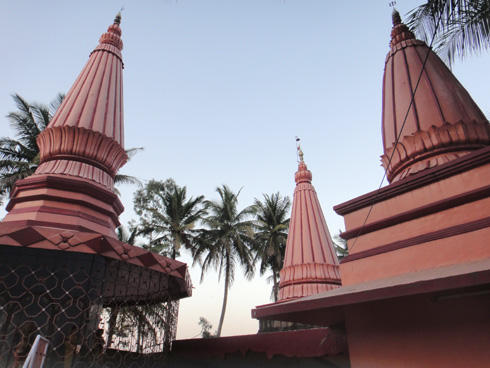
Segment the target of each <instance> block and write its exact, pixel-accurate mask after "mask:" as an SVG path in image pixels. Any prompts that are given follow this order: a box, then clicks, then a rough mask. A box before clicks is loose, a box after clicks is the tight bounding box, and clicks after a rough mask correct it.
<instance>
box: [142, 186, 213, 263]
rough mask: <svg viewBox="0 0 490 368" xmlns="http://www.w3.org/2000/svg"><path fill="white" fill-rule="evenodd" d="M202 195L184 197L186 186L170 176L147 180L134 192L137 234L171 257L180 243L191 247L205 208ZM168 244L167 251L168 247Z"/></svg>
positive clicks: (153, 247)
mask: <svg viewBox="0 0 490 368" xmlns="http://www.w3.org/2000/svg"><path fill="white" fill-rule="evenodd" d="M203 201H204V196H199V197H197V198H193V197H191V198H189V199H187V188H186V187H185V186H184V187H182V188H181V187H179V186H178V185H177V184H176V183H175V182H174V181H173V180H172V179H167V180H166V181H165V182H162V181H156V180H150V181H149V182H148V183H147V184H146V185H145V187H144V188H142V189H140V190H138V191H137V192H136V193H135V196H134V206H135V211H136V213H137V214H138V215H139V216H140V220H141V225H140V226H141V231H140V234H142V235H145V236H147V237H148V238H149V243H148V246H149V247H150V248H151V250H154V251H155V250H156V249H157V251H158V252H159V253H161V254H163V255H167V256H170V257H171V258H173V259H175V258H176V257H177V256H178V255H179V249H180V247H181V246H182V245H183V246H184V247H185V248H187V249H190V250H192V249H193V248H194V246H195V238H196V237H197V236H198V234H199V230H197V229H195V225H196V223H197V222H199V221H200V220H201V218H202V217H203V216H204V215H205V213H206V211H205V209H204V208H203V207H202V206H201V204H202V203H203ZM169 248H170V252H169V253H170V254H169V253H168V249H169Z"/></svg>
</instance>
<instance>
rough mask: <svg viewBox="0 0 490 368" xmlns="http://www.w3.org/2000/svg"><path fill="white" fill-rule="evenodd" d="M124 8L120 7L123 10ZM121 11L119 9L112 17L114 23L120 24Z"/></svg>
mask: <svg viewBox="0 0 490 368" xmlns="http://www.w3.org/2000/svg"><path fill="white" fill-rule="evenodd" d="M123 9H124V8H122V9H121V11H122V10H123ZM121 11H119V13H117V14H116V18H114V24H121V18H122V16H121Z"/></svg>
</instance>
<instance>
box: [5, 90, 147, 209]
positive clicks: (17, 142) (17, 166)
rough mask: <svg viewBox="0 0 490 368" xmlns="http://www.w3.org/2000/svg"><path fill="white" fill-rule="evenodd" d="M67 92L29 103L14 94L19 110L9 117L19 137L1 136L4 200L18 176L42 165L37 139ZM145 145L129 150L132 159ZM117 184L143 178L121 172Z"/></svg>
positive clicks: (134, 181) (116, 179)
mask: <svg viewBox="0 0 490 368" xmlns="http://www.w3.org/2000/svg"><path fill="white" fill-rule="evenodd" d="M64 97H65V95H64V94H62V93H59V94H58V96H56V98H55V99H54V100H53V101H51V103H50V105H49V106H45V105H43V104H37V103H29V102H27V101H26V100H25V99H24V98H22V97H21V96H19V95H18V94H14V95H12V98H13V99H14V102H15V104H16V106H17V109H18V111H15V112H10V113H9V114H8V115H7V119H8V120H9V122H10V125H11V127H12V128H13V129H14V131H15V137H16V139H12V138H9V137H2V138H0V202H1V201H3V199H4V198H5V197H6V196H7V195H8V194H9V193H10V191H11V190H12V188H13V187H14V184H15V182H16V181H17V180H19V179H23V178H26V177H28V176H30V175H32V174H34V172H35V171H36V169H37V167H38V165H39V147H38V146H37V143H36V139H37V137H38V135H39V134H40V133H41V132H42V131H43V130H44V129H45V128H46V127H47V126H48V124H49V122H50V121H51V119H52V118H53V116H54V114H55V113H56V110H58V108H59V106H60V105H61V103H62V102H63V99H64ZM140 150H142V148H131V149H128V150H126V154H127V155H128V159H130V158H131V157H133V156H134V155H135V154H136V153H137V152H138V151H140ZM114 184H116V185H119V184H136V185H140V186H141V182H140V181H139V180H138V179H137V178H135V177H133V176H128V175H121V174H117V175H116V177H115V178H114Z"/></svg>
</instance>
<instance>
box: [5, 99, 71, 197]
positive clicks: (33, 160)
mask: <svg viewBox="0 0 490 368" xmlns="http://www.w3.org/2000/svg"><path fill="white" fill-rule="evenodd" d="M64 97H65V96H64V95H63V94H61V93H60V94H58V96H57V97H56V98H55V99H54V100H53V101H52V102H51V104H50V106H45V105H41V104H31V103H28V102H27V101H26V100H25V99H23V98H22V97H21V96H19V95H18V94H14V95H12V98H13V100H14V102H15V105H16V107H17V110H18V111H15V112H10V113H9V114H8V115H7V119H8V121H9V123H10V126H11V127H12V129H14V131H15V139H13V138H9V137H2V138H0V201H3V199H4V198H5V196H7V195H8V194H9V193H10V191H11V190H12V188H13V186H14V184H15V182H16V181H17V180H19V179H23V178H26V177H28V176H30V175H32V174H33V173H34V171H36V168H37V166H38V165H39V148H38V146H37V143H36V139H37V136H38V135H39V133H41V132H42V131H43V130H44V129H45V128H46V126H47V125H48V124H49V122H50V120H51V118H52V117H53V115H54V114H55V112H56V110H57V109H58V107H59V105H60V104H61V102H62V101H63V98H64Z"/></svg>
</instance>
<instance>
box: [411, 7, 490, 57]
mask: <svg viewBox="0 0 490 368" xmlns="http://www.w3.org/2000/svg"><path fill="white" fill-rule="evenodd" d="M438 24H439V26H438ZM407 25H408V26H410V27H411V28H412V29H413V30H414V31H415V33H416V34H417V36H418V37H419V38H420V39H422V40H424V41H426V42H428V43H429V41H431V40H432V37H433V35H435V40H434V48H435V50H436V52H437V53H438V54H439V56H441V58H442V59H443V60H445V61H446V62H447V63H448V64H449V65H451V64H452V63H453V62H454V59H455V57H456V56H458V57H460V58H461V59H463V58H465V57H467V56H469V55H470V54H480V53H482V52H483V51H484V50H485V49H486V50H488V49H489V48H490V1H489V0H470V1H468V0H467V1H463V0H451V1H447V0H428V1H427V3H425V4H423V5H420V6H419V7H417V8H415V9H413V10H412V11H411V12H410V13H409V17H408V19H407Z"/></svg>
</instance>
